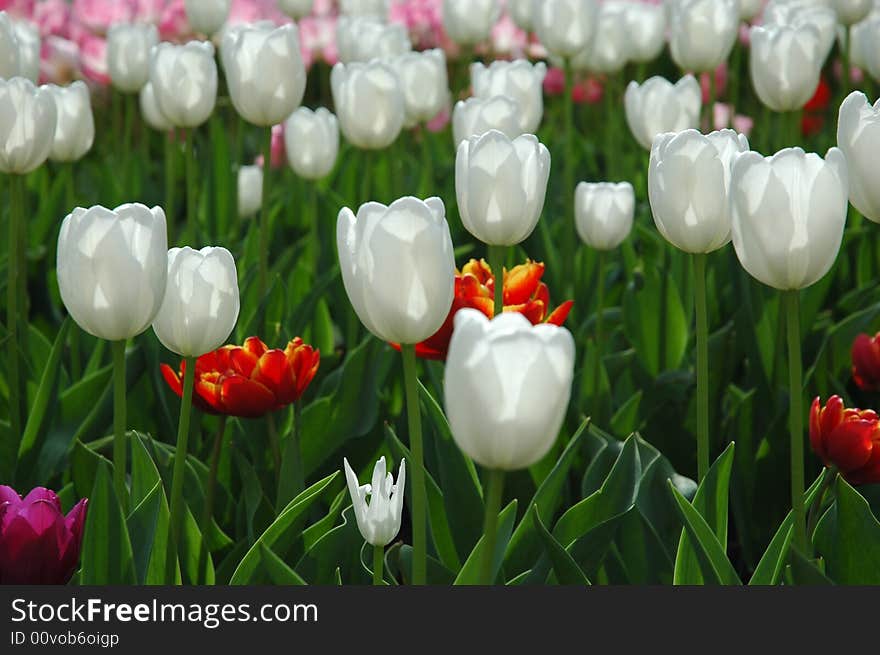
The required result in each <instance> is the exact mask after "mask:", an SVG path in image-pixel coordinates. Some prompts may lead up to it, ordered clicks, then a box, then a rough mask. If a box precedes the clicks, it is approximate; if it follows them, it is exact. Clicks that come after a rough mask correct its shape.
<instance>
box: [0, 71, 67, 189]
mask: <svg viewBox="0 0 880 655" xmlns="http://www.w3.org/2000/svg"><path fill="white" fill-rule="evenodd" d="M57 116H58V110H57V109H56V107H55V97H54V96H53V95H52V92H51V91H50V90H49V89H47V88H46V87H39V88H38V87H36V86H34V84H33V82H31V81H30V80H28V79H25V78H23V77H13V78H12V79H9V80H2V79H0V173H16V174H24V173H30V172H31V171H32V170H34V169H35V168H37V167H38V166H40V164H42V163H43V162H45V161H46V158H47V157H48V156H49V152H50V151H51V150H52V144H53V142H54V139H55V124H56V121H57Z"/></svg>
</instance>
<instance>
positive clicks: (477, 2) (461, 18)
mask: <svg viewBox="0 0 880 655" xmlns="http://www.w3.org/2000/svg"><path fill="white" fill-rule="evenodd" d="M500 14H501V6H500V5H499V4H498V0H443V28H444V29H445V30H446V34H448V35H449V38H450V39H452V40H453V41H455V42H456V43H458V44H459V45H468V46H469V45H476V44H477V43H481V42H483V41H485V40H487V39H488V38H489V34H490V33H491V31H492V27H494V25H495V23H497V22H498V17H499V16H500Z"/></svg>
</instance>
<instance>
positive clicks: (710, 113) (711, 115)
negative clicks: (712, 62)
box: [706, 70, 718, 132]
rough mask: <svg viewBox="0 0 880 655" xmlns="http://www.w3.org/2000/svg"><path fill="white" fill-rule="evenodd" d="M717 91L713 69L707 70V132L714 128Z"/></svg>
mask: <svg viewBox="0 0 880 655" xmlns="http://www.w3.org/2000/svg"><path fill="white" fill-rule="evenodd" d="M717 93H718V90H717V89H716V86H715V71H714V70H711V71H709V107H708V110H707V111H706V125H707V129H706V131H707V132H712V131H713V130H714V129H715V98H716V95H717Z"/></svg>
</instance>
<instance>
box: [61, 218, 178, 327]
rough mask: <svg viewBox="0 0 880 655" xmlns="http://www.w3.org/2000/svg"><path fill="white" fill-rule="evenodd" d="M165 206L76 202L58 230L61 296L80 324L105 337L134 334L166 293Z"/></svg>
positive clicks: (147, 320)
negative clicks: (85, 206)
mask: <svg viewBox="0 0 880 655" xmlns="http://www.w3.org/2000/svg"><path fill="white" fill-rule="evenodd" d="M167 260H168V239H167V236H166V227H165V212H163V211H162V209H161V208H160V207H153V208H152V209H150V208H148V207H145V206H144V205H139V204H128V205H122V206H121V207H117V208H116V209H114V210H110V209H106V208H104V207H100V206H96V207H92V208H90V209H83V208H82V207H77V208H76V209H74V210H73V212H71V213H70V214H68V215H67V217H66V218H65V219H64V221H63V222H62V223H61V232H60V233H59V235H58V255H57V269H58V288H59V290H60V291H61V300H62V301H63V302H64V306H65V307H67V311H68V312H69V313H70V315H71V317H73V320H74V321H76V323H77V325H79V326H80V327H81V328H82V329H83V330H85V331H86V332H88V333H89V334H91V335H92V336H95V337H98V338H99V339H107V340H109V341H120V340H122V339H130V338H132V337H135V336H137V335H138V334H140V333H141V332H143V331H144V330H146V329H147V328H148V327H150V323H152V322H153V319H154V318H155V316H156V313H157V312H158V311H159V307H160V305H161V304H162V298H163V297H164V295H165V281H166V271H167Z"/></svg>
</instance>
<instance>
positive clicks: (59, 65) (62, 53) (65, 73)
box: [40, 34, 80, 86]
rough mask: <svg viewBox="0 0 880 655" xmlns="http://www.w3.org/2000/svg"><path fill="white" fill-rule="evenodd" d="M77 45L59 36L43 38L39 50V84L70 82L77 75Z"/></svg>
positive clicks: (78, 60)
mask: <svg viewBox="0 0 880 655" xmlns="http://www.w3.org/2000/svg"><path fill="white" fill-rule="evenodd" d="M79 73H80V56H79V46H78V45H77V44H76V43H74V42H73V41H70V40H68V39H65V38H63V37H60V36H55V35H54V34H53V35H49V36H47V37H46V38H45V39H43V44H42V47H41V50H40V84H49V83H51V84H58V85H60V86H64V85H67V84H70V83H71V82H72V81H73V80H75V79H77V77H79Z"/></svg>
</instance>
